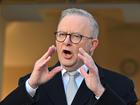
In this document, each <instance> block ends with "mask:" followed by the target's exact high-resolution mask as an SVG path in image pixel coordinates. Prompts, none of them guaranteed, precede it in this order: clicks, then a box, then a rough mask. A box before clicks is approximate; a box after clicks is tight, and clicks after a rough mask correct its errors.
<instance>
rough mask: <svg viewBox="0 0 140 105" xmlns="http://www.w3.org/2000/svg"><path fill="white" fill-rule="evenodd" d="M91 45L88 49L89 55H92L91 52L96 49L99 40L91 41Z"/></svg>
mask: <svg viewBox="0 0 140 105" xmlns="http://www.w3.org/2000/svg"><path fill="white" fill-rule="evenodd" d="M91 43H92V46H91V48H90V53H91V55H92V54H93V52H94V50H95V49H96V47H97V46H98V44H99V40H98V39H93V40H92V42H91Z"/></svg>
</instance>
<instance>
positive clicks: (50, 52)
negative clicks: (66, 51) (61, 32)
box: [41, 45, 56, 59]
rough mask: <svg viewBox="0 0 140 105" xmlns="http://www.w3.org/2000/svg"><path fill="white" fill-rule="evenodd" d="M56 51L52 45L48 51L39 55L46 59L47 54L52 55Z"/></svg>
mask: <svg viewBox="0 0 140 105" xmlns="http://www.w3.org/2000/svg"><path fill="white" fill-rule="evenodd" d="M55 51H56V47H55V46H54V45H52V46H50V47H49V49H48V51H47V52H46V53H45V54H44V55H43V56H42V57H41V59H46V58H47V57H49V56H52V55H53V54H54V52H55Z"/></svg>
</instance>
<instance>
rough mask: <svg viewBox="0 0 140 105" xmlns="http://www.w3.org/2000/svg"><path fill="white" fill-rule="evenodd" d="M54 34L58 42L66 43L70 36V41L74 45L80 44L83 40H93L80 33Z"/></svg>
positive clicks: (60, 32)
mask: <svg viewBox="0 0 140 105" xmlns="http://www.w3.org/2000/svg"><path fill="white" fill-rule="evenodd" d="M54 34H55V35H56V40H57V41H58V42H64V41H65V39H66V38H67V36H68V35H69V36H70V41H71V42H72V43H74V44H78V43H80V41H81V40H82V38H87V39H93V38H92V37H87V36H83V35H80V34H79V33H67V32H62V31H58V32H55V33H54Z"/></svg>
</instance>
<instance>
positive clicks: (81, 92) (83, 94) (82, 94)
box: [72, 80, 94, 105]
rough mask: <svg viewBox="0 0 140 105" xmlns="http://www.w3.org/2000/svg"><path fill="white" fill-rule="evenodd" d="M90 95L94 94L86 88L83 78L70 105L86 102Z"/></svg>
mask: <svg viewBox="0 0 140 105" xmlns="http://www.w3.org/2000/svg"><path fill="white" fill-rule="evenodd" d="M92 95H94V94H93V93H92V92H91V91H90V90H89V89H88V87H87V86H86V84H85V81H84V80H83V82H82V84H81V86H80V88H79V89H78V91H77V93H76V96H75V98H74V100H73V102H72V105H85V104H87V103H88V101H89V100H90V97H92Z"/></svg>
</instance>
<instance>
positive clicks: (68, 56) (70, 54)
mask: <svg viewBox="0 0 140 105" xmlns="http://www.w3.org/2000/svg"><path fill="white" fill-rule="evenodd" d="M63 55H64V57H65V58H66V59H70V58H71V57H72V52H71V51H69V50H63Z"/></svg>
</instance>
